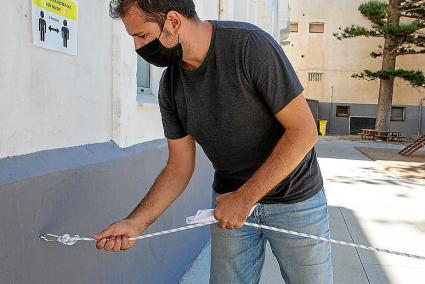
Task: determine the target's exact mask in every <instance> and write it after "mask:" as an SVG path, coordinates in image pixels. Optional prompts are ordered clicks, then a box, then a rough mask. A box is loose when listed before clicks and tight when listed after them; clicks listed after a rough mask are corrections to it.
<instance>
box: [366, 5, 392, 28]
mask: <svg viewBox="0 0 425 284" xmlns="http://www.w3.org/2000/svg"><path fill="white" fill-rule="evenodd" d="M359 11H360V13H362V15H363V16H365V17H366V18H368V19H369V21H371V22H372V23H375V24H383V23H384V20H385V19H387V18H388V17H389V16H390V10H389V7H388V4H386V3H384V2H381V1H369V2H367V3H363V4H361V5H360V6H359Z"/></svg>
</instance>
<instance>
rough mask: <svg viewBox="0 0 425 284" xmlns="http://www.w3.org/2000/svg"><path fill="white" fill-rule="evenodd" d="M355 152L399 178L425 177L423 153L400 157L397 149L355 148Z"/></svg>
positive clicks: (424, 156) (424, 155)
mask: <svg viewBox="0 0 425 284" xmlns="http://www.w3.org/2000/svg"><path fill="white" fill-rule="evenodd" d="M356 149H357V150H359V151H360V152H362V153H363V154H365V155H366V156H368V157H369V158H370V159H371V160H374V161H376V162H377V163H378V164H379V165H380V166H382V167H383V168H384V169H386V170H387V171H390V172H391V173H392V174H395V175H396V176H398V177H401V178H423V177H425V152H424V151H420V152H416V153H414V154H413V155H411V156H408V157H405V156H402V155H400V154H399V153H398V152H399V150H398V149H387V148H376V147H356Z"/></svg>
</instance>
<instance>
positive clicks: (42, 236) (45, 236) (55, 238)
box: [38, 234, 60, 242]
mask: <svg viewBox="0 0 425 284" xmlns="http://www.w3.org/2000/svg"><path fill="white" fill-rule="evenodd" d="M38 238H39V239H40V240H45V241H46V242H57V241H58V240H59V238H60V236H56V235H53V234H40V235H38Z"/></svg>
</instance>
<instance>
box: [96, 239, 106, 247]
mask: <svg viewBox="0 0 425 284" xmlns="http://www.w3.org/2000/svg"><path fill="white" fill-rule="evenodd" d="M105 244H106V239H101V240H100V241H97V242H96V248H97V249H104V247H105Z"/></svg>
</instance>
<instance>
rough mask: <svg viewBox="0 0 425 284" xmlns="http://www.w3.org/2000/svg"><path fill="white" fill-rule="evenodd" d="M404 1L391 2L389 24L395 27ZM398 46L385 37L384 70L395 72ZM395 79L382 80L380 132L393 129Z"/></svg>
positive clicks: (378, 114)
mask: <svg viewBox="0 0 425 284" xmlns="http://www.w3.org/2000/svg"><path fill="white" fill-rule="evenodd" d="M401 1H402V0H389V2H390V3H389V4H390V10H391V15H390V19H389V22H391V23H392V24H393V25H397V26H398V25H399V24H400V12H399V11H398V10H397V9H396V7H397V6H399V5H400V3H401ZM396 46H397V43H396V42H394V41H393V40H392V39H391V38H390V37H389V36H387V37H385V46H384V56H383V60H382V70H394V69H395V66H396V59H397V56H396V55H395V52H394V53H391V50H393V49H394V48H395V47H396ZM393 92H394V79H388V80H385V79H380V87H379V99H378V111H377V114H376V124H375V129H376V130H380V131H390V127H391V106H392V102H393Z"/></svg>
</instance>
